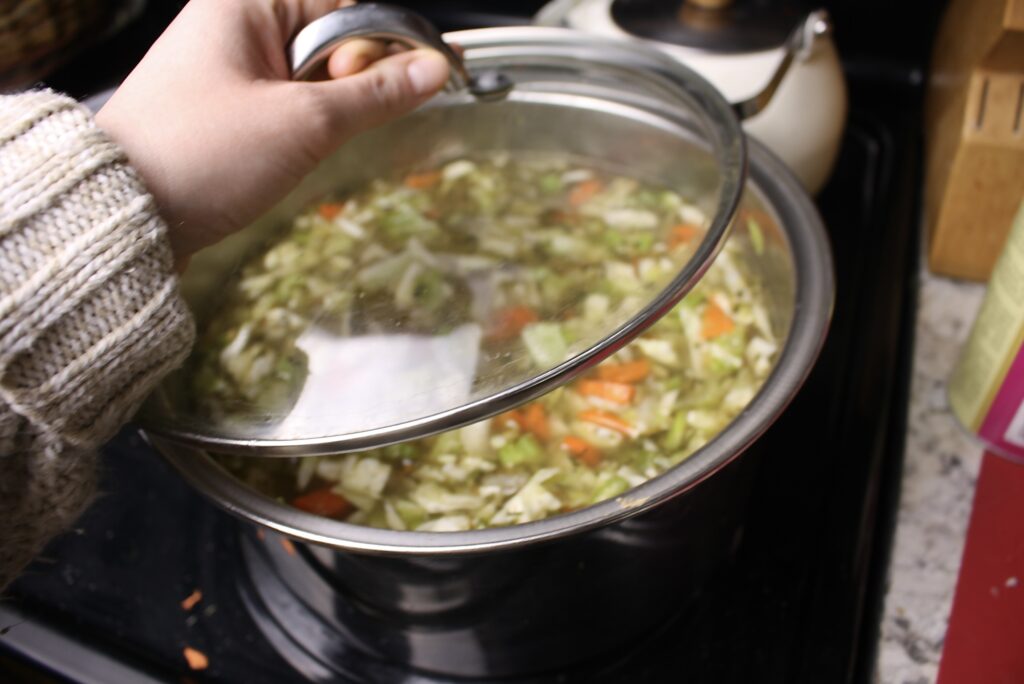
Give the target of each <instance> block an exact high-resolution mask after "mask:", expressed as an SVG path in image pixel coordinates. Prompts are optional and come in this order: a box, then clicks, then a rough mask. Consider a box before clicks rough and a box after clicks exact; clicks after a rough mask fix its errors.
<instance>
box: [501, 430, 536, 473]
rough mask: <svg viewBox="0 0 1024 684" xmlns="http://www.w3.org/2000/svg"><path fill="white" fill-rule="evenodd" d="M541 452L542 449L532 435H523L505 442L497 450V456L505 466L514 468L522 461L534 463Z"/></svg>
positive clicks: (522, 462)
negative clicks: (513, 440) (512, 440)
mask: <svg viewBox="0 0 1024 684" xmlns="http://www.w3.org/2000/svg"><path fill="white" fill-rule="evenodd" d="M543 454H544V451H543V449H541V446H540V444H539V443H538V442H537V440H536V439H534V437H533V435H523V436H522V437H520V438H519V439H517V440H516V441H515V442H512V443H511V444H506V445H505V446H503V447H501V449H500V450H498V458H499V459H500V460H501V462H502V464H503V465H504V466H505V467H507V468H514V467H516V466H517V465H522V464H524V463H536V462H538V461H539V460H540V457H541V456H542V455H543Z"/></svg>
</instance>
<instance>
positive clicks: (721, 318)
mask: <svg viewBox="0 0 1024 684" xmlns="http://www.w3.org/2000/svg"><path fill="white" fill-rule="evenodd" d="M735 328H736V323H735V322H733V320H732V318H730V317H729V314H727V313H725V312H724V311H722V308H721V307H720V306H718V305H717V304H715V303H714V302H708V305H707V306H706V307H704V316H703V318H702V319H701V326H700V334H701V337H703V338H704V339H705V340H710V339H713V338H715V337H718V336H719V335H725V334H726V333H730V332H732V331H733V330H734V329H735Z"/></svg>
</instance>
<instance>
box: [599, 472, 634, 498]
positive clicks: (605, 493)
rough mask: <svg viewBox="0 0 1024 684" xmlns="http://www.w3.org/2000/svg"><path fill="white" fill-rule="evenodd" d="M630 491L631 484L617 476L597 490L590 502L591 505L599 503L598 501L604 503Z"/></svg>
mask: <svg viewBox="0 0 1024 684" xmlns="http://www.w3.org/2000/svg"><path fill="white" fill-rule="evenodd" d="M627 489H629V483H628V482H626V480H624V479H623V478H621V477H619V476H618V475H615V476H614V477H612V478H611V479H609V480H608V481H607V482H605V483H604V484H603V485H601V486H600V487H598V488H597V491H596V492H594V497H593V498H592V499H591V500H590V502H591V503H597V502H598V501H604V500H605V499H611V498H612V497H615V496H618V495H619V494H622V493H623V492H625V491H626V490H627Z"/></svg>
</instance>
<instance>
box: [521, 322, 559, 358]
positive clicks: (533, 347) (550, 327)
mask: <svg viewBox="0 0 1024 684" xmlns="http://www.w3.org/2000/svg"><path fill="white" fill-rule="evenodd" d="M520 335H521V337H522V338H523V344H525V345H526V350H527V351H529V352H530V357H531V358H532V359H533V362H534V363H535V364H537V366H539V367H541V368H551V367H552V366H555V365H557V364H559V363H561V362H562V361H564V360H565V355H566V353H568V351H569V348H568V345H567V344H566V343H565V338H564V337H563V336H562V326H560V325H559V324H558V323H551V322H547V323H531V324H530V325H528V326H526V327H525V328H523V332H522V333H520Z"/></svg>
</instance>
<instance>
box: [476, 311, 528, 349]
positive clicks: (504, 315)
mask: <svg viewBox="0 0 1024 684" xmlns="http://www.w3.org/2000/svg"><path fill="white" fill-rule="evenodd" d="M536 321H537V313H536V312H535V311H534V310H533V309H531V308H530V307H528V306H508V307H505V308H504V309H499V310H498V311H497V312H496V313H495V315H494V321H493V323H492V324H491V327H490V329H489V330H488V331H487V339H488V340H490V341H492V342H503V341H505V340H511V339H513V338H515V337H517V336H518V335H519V333H520V332H522V330H523V328H525V327H526V326H527V325H529V324H530V323H534V322H536Z"/></svg>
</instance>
